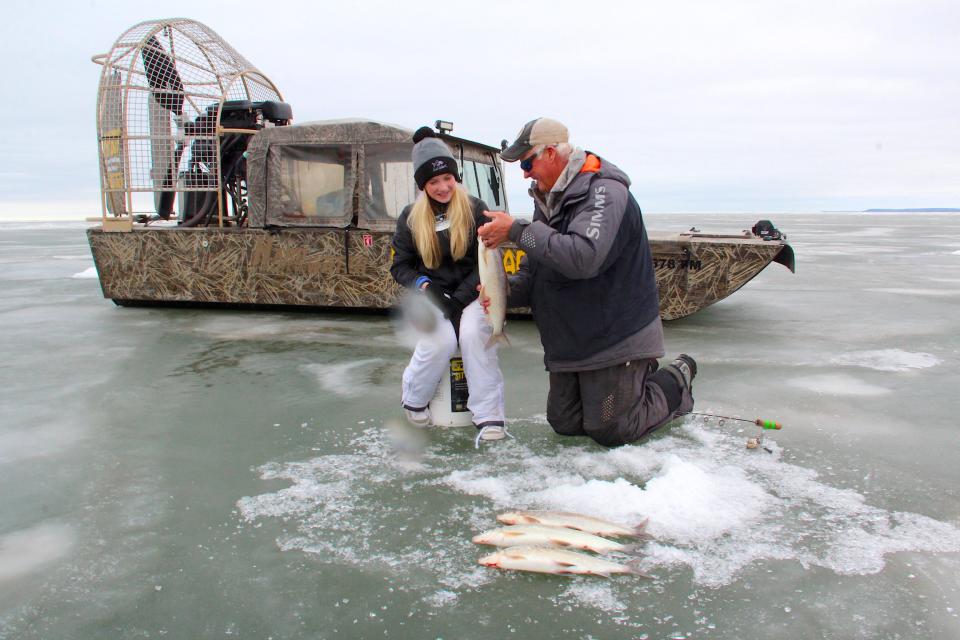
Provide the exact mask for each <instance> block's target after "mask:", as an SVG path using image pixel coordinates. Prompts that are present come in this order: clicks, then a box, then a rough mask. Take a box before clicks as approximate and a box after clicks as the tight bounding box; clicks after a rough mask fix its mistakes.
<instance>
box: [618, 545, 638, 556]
mask: <svg viewBox="0 0 960 640" xmlns="http://www.w3.org/2000/svg"><path fill="white" fill-rule="evenodd" d="M643 547H644V545H643V544H639V543H638V544H625V545H623V546H622V547H620V548H619V549H617V551H619V552H620V553H626V554H628V555H636V554H638V553H640V551H641V550H642V549H643Z"/></svg>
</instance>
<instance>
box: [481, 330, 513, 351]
mask: <svg viewBox="0 0 960 640" xmlns="http://www.w3.org/2000/svg"><path fill="white" fill-rule="evenodd" d="M497 343H500V344H504V343H506V345H507V346H508V347H512V346H513V345H512V344H510V338H508V337H507V334H505V333H499V334H494V335H492V336H490V339H489V340H487V344H485V345H484V348H485V349H489V348H490V347H492V346H493V345H495V344H497Z"/></svg>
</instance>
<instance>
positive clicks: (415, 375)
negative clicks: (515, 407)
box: [390, 127, 509, 440]
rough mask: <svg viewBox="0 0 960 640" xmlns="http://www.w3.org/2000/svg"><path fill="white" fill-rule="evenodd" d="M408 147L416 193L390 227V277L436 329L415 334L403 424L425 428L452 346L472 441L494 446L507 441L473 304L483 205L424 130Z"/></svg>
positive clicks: (493, 349) (482, 322) (484, 330)
mask: <svg viewBox="0 0 960 640" xmlns="http://www.w3.org/2000/svg"><path fill="white" fill-rule="evenodd" d="M413 141H414V143H415V144H414V146H413V167H414V174H413V177H414V181H415V182H416V184H417V188H418V189H420V191H421V193H420V195H419V197H418V198H417V199H416V201H414V202H413V203H412V204H409V205H407V206H406V207H405V208H404V209H403V211H402V212H401V213H400V217H399V218H398V219H397V228H396V232H395V233H394V236H393V243H392V244H393V250H394V258H393V264H392V265H391V267H390V273H391V275H393V278H394V280H396V281H397V282H398V283H399V284H400V285H402V286H404V287H407V288H408V289H412V290H413V291H414V292H415V293H416V295H424V296H425V297H426V299H427V300H429V301H430V302H431V303H432V306H431V309H430V311H431V312H432V314H433V315H434V316H435V318H436V322H435V323H431V324H434V325H435V326H434V327H433V329H432V330H431V331H429V332H421V334H420V336H419V339H418V341H417V345H416V348H415V349H414V352H413V357H411V358H410V364H408V365H407V368H406V369H405V370H404V372H403V384H402V400H401V402H402V403H403V408H404V410H405V412H406V415H407V420H409V421H410V422H411V423H412V424H414V425H415V426H418V427H426V426H429V425H430V424H431V416H430V411H429V409H428V404H429V403H430V400H431V399H432V398H433V396H434V394H435V393H436V391H437V387H438V386H439V384H440V381H441V379H442V377H443V376H444V375H446V374H447V371H448V369H449V367H450V359H451V358H452V357H453V355H454V354H455V353H456V351H457V347H458V346H459V348H460V351H461V353H462V356H463V367H464V372H465V374H466V378H467V385H468V387H469V394H470V395H469V399H468V400H467V408H468V409H469V410H470V411H471V412H472V413H473V422H474V425H475V426H476V427H477V429H478V430H479V433H478V440H501V439H503V438H504V437H505V436H507V435H509V434H507V432H506V429H505V426H504V399H503V374H502V373H501V371H500V363H499V359H498V357H497V346H498V345H497V344H496V343H494V344H491V345H490V346H489V347H487V346H486V345H487V341H488V340H489V339H490V336H491V335H492V332H493V330H492V328H491V326H490V324H489V322H488V320H487V318H486V315H485V314H484V311H483V307H482V306H481V305H480V303H479V302H478V301H477V296H478V293H477V286H478V284H479V283H480V275H479V272H478V269H477V228H479V227H480V225H482V224H484V223H485V222H487V218H486V216H484V215H483V212H484V211H486V209H487V205H486V204H485V203H484V202H483V201H482V200H479V199H477V198H474V197H473V196H471V195H470V194H468V193H467V191H466V189H464V188H463V187H462V186H461V185H460V174H459V171H458V167H457V162H456V160H454V158H453V153H452V152H451V151H450V148H449V147H448V146H447V145H446V144H445V143H444V142H443V141H442V140H440V139H439V138H437V137H436V135H435V134H434V133H433V131H432V130H431V129H430V128H429V127H421V128H420V129H418V130H417V132H416V133H414V135H413Z"/></svg>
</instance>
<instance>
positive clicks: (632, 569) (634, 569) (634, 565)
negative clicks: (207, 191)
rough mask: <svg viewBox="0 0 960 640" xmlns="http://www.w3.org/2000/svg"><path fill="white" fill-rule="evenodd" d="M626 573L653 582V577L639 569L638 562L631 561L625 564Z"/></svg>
mask: <svg viewBox="0 0 960 640" xmlns="http://www.w3.org/2000/svg"><path fill="white" fill-rule="evenodd" d="M626 567H627V573H630V574H632V575H635V576H640V577H641V578H647V579H649V580H653V578H654V576H652V575H650V574H649V573H647V572H646V571H644V570H643V569H641V568H640V560H631V561H630V562H628V563H627V564H626Z"/></svg>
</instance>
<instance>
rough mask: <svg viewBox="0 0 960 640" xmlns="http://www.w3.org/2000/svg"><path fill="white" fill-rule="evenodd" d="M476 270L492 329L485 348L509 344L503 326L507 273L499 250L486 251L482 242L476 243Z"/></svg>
mask: <svg viewBox="0 0 960 640" xmlns="http://www.w3.org/2000/svg"><path fill="white" fill-rule="evenodd" d="M477 245H478V248H477V268H478V270H479V271H480V298H481V299H483V298H487V299H488V300H489V301H490V304H489V305H487V309H486V311H487V320H488V321H489V322H490V326H491V327H492V328H493V335H491V336H490V339H489V340H488V341H487V348H490V347H491V346H492V345H494V344H496V343H498V342H501V343H506V344H507V345H509V344H510V340H509V339H508V338H507V334H505V333H504V332H503V325H504V323H505V322H506V317H507V292H508V290H509V286H508V284H507V272H506V271H505V270H504V268H503V253H502V252H501V251H500V249H499V248H497V249H488V248H487V247H486V246H484V244H483V242H482V241H481V242H478V243H477Z"/></svg>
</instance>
